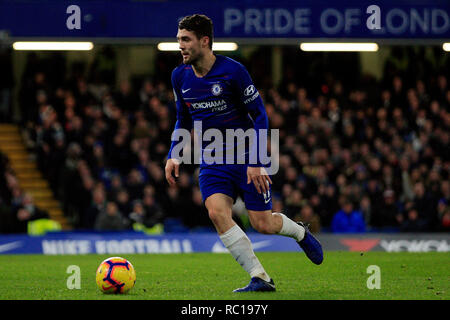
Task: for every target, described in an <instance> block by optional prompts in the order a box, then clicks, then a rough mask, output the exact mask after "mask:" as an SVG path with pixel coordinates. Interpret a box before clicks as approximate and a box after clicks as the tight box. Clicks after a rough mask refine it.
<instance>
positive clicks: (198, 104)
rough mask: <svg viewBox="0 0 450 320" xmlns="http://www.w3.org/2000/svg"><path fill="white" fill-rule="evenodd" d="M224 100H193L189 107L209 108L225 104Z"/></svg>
mask: <svg viewBox="0 0 450 320" xmlns="http://www.w3.org/2000/svg"><path fill="white" fill-rule="evenodd" d="M226 104H227V103H226V102H225V100H223V99H222V100H213V101H204V102H193V103H191V107H192V108H194V109H210V108H215V107H221V106H226Z"/></svg>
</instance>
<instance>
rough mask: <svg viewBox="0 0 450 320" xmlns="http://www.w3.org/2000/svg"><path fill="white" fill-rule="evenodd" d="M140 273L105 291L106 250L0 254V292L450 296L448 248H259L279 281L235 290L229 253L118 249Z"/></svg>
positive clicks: (237, 278) (36, 295) (239, 274)
mask: <svg viewBox="0 0 450 320" xmlns="http://www.w3.org/2000/svg"><path fill="white" fill-rule="evenodd" d="M119 256H122V257H124V258H127V259H129V261H130V262H131V263H132V264H133V266H134V268H135V270H136V275H137V280H136V285H135V287H134V288H133V289H132V290H131V291H130V292H129V293H128V294H125V295H106V294H103V293H101V292H100V290H99V289H98V288H97V286H96V283H95V272H96V269H97V267H98V265H99V264H100V263H101V262H102V261H103V260H104V259H105V258H108V257H109V256H106V255H80V256H44V255H0V283H1V285H0V299H2V300H10V299H14V300H15V299H20V300H27V299H32V300H38V299H50V300H54V299H58V300H59V299H70V300H78V299H80V300H91V299H92V300H94V299H95V300H99V299H108V300H122V299H125V300H144V299H151V300H159V299H164V300H223V299H226V300H238V299H244V300H271V299H274V300H300V299H308V300H311V299H312V300H319V299H332V300H333V299H357V300H358V299H382V300H385V299H388V300H389V299H396V300H397V299H398V300H403V299H420V300H422V299H433V300H441V299H445V300H448V299H449V290H450V286H449V284H450V281H449V280H450V273H449V270H450V256H449V254H448V253H438V252H430V253H405V252H403V253H385V252H366V253H364V254H363V253H359V252H326V253H325V260H324V263H323V264H322V265H320V266H316V265H314V264H312V263H311V262H310V261H309V260H308V259H307V258H306V257H305V255H304V254H303V253H301V252H298V253H294V252H292V253H257V256H258V257H259V259H260V261H261V262H262V264H263V265H264V267H265V268H266V270H267V272H268V273H269V274H270V275H271V276H272V277H273V279H274V281H275V284H276V286H277V292H274V293H239V294H237V293H233V292H232V291H233V289H235V288H238V287H243V286H245V285H246V284H247V283H248V281H249V277H248V275H247V273H246V272H245V271H243V269H241V267H240V266H239V265H238V264H237V263H236V262H235V261H234V260H233V258H232V257H231V256H230V255H229V254H212V253H195V254H148V255H126V254H124V255H119ZM69 265H77V266H79V267H80V269H81V289H79V290H77V289H72V290H69V289H67V285H66V283H67V279H68V277H69V276H70V274H68V273H66V270H67V267H68V266H69ZM370 265H377V266H379V267H380V269H381V289H379V290H377V289H373V290H369V289H368V288H367V286H366V282H367V279H368V277H369V276H371V274H368V273H367V267H368V266H370Z"/></svg>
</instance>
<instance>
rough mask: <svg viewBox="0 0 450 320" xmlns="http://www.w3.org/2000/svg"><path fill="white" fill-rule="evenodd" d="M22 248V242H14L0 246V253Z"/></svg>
mask: <svg viewBox="0 0 450 320" xmlns="http://www.w3.org/2000/svg"><path fill="white" fill-rule="evenodd" d="M21 246H22V241H14V242H10V243H5V244H2V245H0V252H6V251H10V250H13V249H16V248H19V247H21Z"/></svg>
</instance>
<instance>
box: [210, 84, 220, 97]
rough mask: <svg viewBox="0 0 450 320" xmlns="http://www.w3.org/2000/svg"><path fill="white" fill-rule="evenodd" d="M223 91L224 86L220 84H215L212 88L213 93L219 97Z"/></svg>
mask: <svg viewBox="0 0 450 320" xmlns="http://www.w3.org/2000/svg"><path fill="white" fill-rule="evenodd" d="M222 91H223V89H222V86H221V85H220V84H218V83H215V84H213V86H212V87H211V93H212V94H213V95H215V96H218V95H220V94H221V93H222Z"/></svg>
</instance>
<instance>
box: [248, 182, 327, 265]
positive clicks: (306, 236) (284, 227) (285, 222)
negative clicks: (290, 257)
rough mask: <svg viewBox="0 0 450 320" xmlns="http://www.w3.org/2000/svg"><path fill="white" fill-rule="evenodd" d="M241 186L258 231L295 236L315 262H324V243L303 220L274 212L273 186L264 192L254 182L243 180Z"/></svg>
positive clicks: (253, 223) (254, 225) (250, 217)
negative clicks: (257, 188) (244, 181)
mask: <svg viewBox="0 0 450 320" xmlns="http://www.w3.org/2000/svg"><path fill="white" fill-rule="evenodd" d="M240 188H241V189H242V191H243V195H244V202H245V207H246V208H247V210H248V213H249V219H250V222H251V224H252V226H253V227H254V228H255V229H256V230H257V231H259V232H261V233H265V234H279V235H282V236H287V237H291V238H294V239H295V241H297V243H298V245H299V246H300V247H301V248H302V249H303V251H304V252H305V254H306V256H307V257H308V258H309V259H310V260H311V261H312V262H313V263H315V264H321V263H322V261H323V251H322V245H321V244H320V242H319V241H318V240H317V239H316V238H315V237H314V236H313V235H312V234H311V233H310V232H309V230H308V228H307V226H305V225H304V224H303V223H302V222H294V221H293V220H291V219H289V217H287V216H286V215H284V214H282V213H277V212H275V213H272V198H271V186H269V190H268V191H267V192H266V193H262V194H260V193H259V192H258V191H257V190H256V187H255V186H254V185H253V183H245V184H244V183H242V182H241V184H240Z"/></svg>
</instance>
